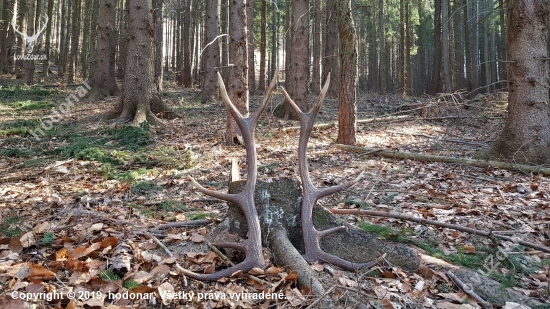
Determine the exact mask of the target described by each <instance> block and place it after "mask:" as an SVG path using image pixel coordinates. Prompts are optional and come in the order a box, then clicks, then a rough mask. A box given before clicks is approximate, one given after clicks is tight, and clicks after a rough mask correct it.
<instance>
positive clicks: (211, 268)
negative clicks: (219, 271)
mask: <svg viewBox="0 0 550 309" xmlns="http://www.w3.org/2000/svg"><path fill="white" fill-rule="evenodd" d="M215 270H216V266H214V264H210V265H208V266H206V267H205V268H204V273H205V274H211V273H213V272H214V271H215Z"/></svg>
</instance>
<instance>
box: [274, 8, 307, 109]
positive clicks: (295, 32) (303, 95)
mask: <svg viewBox="0 0 550 309" xmlns="http://www.w3.org/2000/svg"><path fill="white" fill-rule="evenodd" d="M308 12H309V0H294V1H292V20H291V23H290V31H291V32H292V35H291V37H292V41H291V42H287V44H289V45H290V57H289V60H290V63H289V65H288V72H287V74H286V78H285V86H286V88H287V90H288V94H289V95H290V97H291V98H292V99H293V100H294V102H295V103H296V105H298V107H300V109H301V110H303V111H307V110H309V108H308V104H307V86H308V76H309V14H308ZM276 115H277V116H278V117H281V118H283V119H293V120H296V119H298V118H297V115H295V113H294V110H293V109H292V107H291V106H290V105H289V104H283V105H281V106H280V110H279V111H277V113H276Z"/></svg>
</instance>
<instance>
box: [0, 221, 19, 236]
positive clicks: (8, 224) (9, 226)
mask: <svg viewBox="0 0 550 309" xmlns="http://www.w3.org/2000/svg"><path fill="white" fill-rule="evenodd" d="M22 224H23V217H20V216H11V217H7V218H4V219H3V220H2V222H0V234H2V235H4V236H6V237H18V236H19V235H21V234H22V233H23V230H22V229H21V225H22Z"/></svg>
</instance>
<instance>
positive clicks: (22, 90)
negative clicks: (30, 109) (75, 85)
mask: <svg viewBox="0 0 550 309" xmlns="http://www.w3.org/2000/svg"><path fill="white" fill-rule="evenodd" d="M60 93H61V92H60V91H59V90H57V89H55V88H39V87H28V86H24V85H15V86H0V99H2V101H0V104H1V105H4V104H6V103H5V102H6V101H13V100H22V99H23V100H34V101H39V100H42V99H43V97H45V96H51V95H57V94H60Z"/></svg>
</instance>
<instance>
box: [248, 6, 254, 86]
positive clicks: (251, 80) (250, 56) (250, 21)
mask: <svg viewBox="0 0 550 309" xmlns="http://www.w3.org/2000/svg"><path fill="white" fill-rule="evenodd" d="M254 2H255V1H254V0H247V1H246V18H247V21H246V27H247V28H248V35H247V41H248V43H247V44H248V92H249V95H253V94H254V92H255V91H256V66H255V65H254V58H255V57H254V56H255V55H254V49H255V47H256V44H255V43H254Z"/></svg>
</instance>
